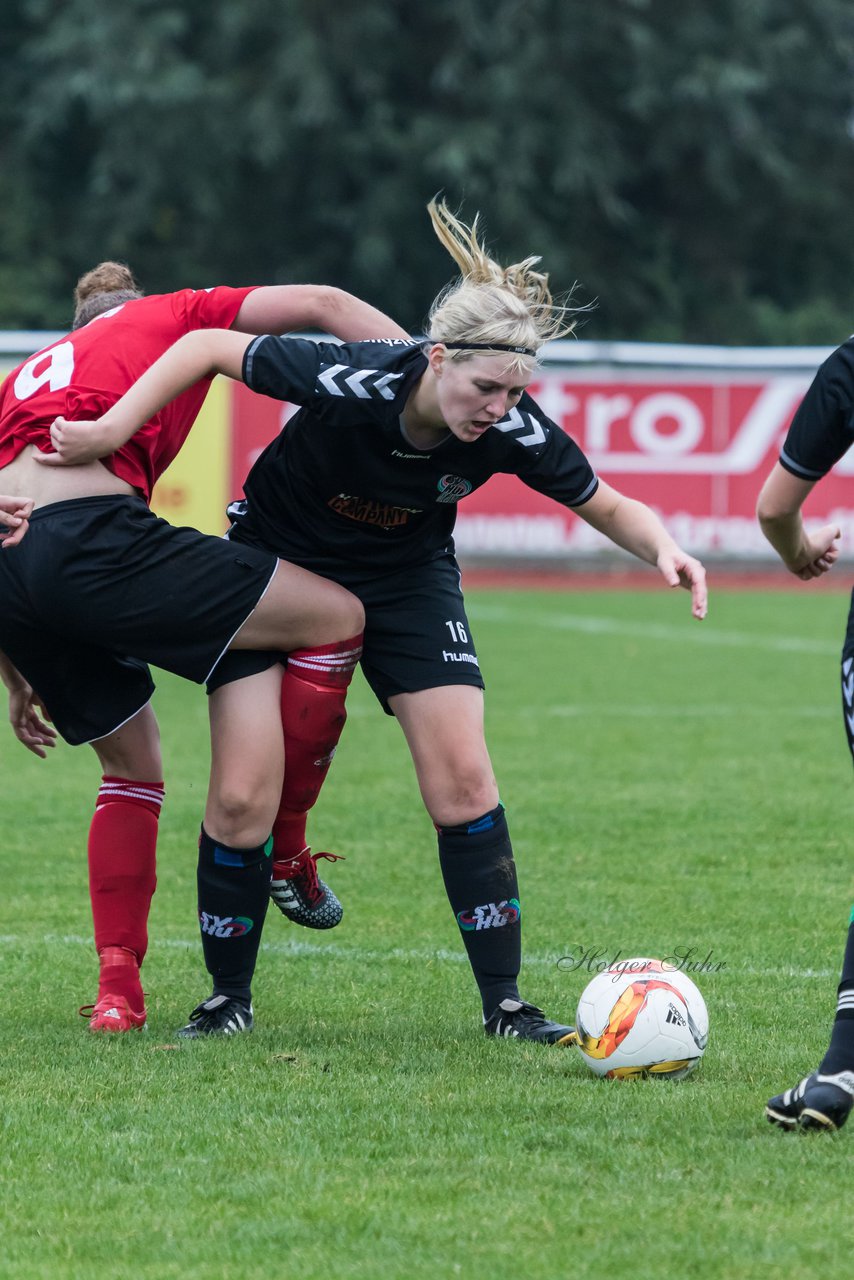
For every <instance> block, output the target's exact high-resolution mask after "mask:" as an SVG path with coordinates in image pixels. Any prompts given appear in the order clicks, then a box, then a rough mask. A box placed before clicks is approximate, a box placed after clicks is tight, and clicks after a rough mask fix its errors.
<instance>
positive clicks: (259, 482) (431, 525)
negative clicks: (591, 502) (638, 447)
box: [229, 336, 598, 572]
mask: <svg viewBox="0 0 854 1280" xmlns="http://www.w3.org/2000/svg"><path fill="white" fill-rule="evenodd" d="M426 368H427V359H426V356H425V355H424V353H423V351H422V349H421V346H420V345H419V344H417V343H414V342H406V341H403V340H402V339H383V340H381V341H375V342H356V343H348V344H346V345H341V346H339V345H337V344H333V343H319V344H318V343H314V342H310V341H307V340H305V339H300V338H279V337H269V336H262V337H259V338H257V339H256V340H255V341H254V342H252V343H251V344H250V346H249V347H248V349H247V351H246V355H245V357H244V362H243V377H244V381H245V382H246V385H247V386H248V387H250V388H251V389H252V390H253V391H258V392H261V393H262V394H264V395H268V396H273V397H275V398H276V399H279V400H288V401H291V402H292V403H294V404H298V405H301V406H302V407H301V409H300V410H299V412H298V413H297V414H296V416H295V417H293V418H292V419H291V420H290V421H289V422H288V423H287V425H286V426H285V428H284V429H283V430H282V432H281V433H280V434H279V436H278V437H277V438H276V439H275V440H274V441H273V442H272V443H271V444H269V445H268V446H267V448H266V449H265V450H264V452H263V453H262V454H261V456H260V458H259V459H258V461H257V462H256V463H255V465H254V466H253V468H252V470H251V471H250V473H249V475H248V477H247V480H246V484H245V486H244V492H245V494H246V500H245V502H238V503H235V504H233V505H232V507H231V508H230V509H229V513H230V514H231V516H232V517H233V519H234V520H235V521H236V522H237V523H238V524H239V525H240V526H241V529H242V531H243V533H244V534H245V535H246V536H247V537H249V538H250V539H251V540H252V541H258V542H261V543H263V544H264V545H265V546H267V547H269V548H270V549H271V550H273V551H275V552H276V553H277V554H278V555H280V556H281V557H282V558H284V559H286V560H293V561H295V562H296V563H298V564H302V565H305V566H306V567H309V568H316V569H318V570H320V571H321V572H322V571H324V570H325V571H327V572H328V571H329V570H330V569H332V568H333V567H334V566H335V565H336V564H340V563H341V562H342V561H344V562H345V563H347V564H351V565H354V566H356V565H357V566H362V567H365V568H372V567H376V568H377V569H378V570H379V571H380V572H384V571H386V570H389V571H390V570H393V569H399V568H401V567H403V566H405V565H407V564H414V563H418V562H422V561H426V560H430V559H432V558H433V556H435V555H437V554H438V553H440V552H441V551H443V550H444V549H445V548H446V547H447V546H448V545H449V544H450V542H451V534H452V531H453V527H454V521H455V519H456V513H457V503H458V502H459V500H460V499H461V498H464V497H465V496H466V495H467V494H469V493H472V492H473V491H474V490H475V489H477V488H479V487H480V486H481V485H482V484H484V483H485V482H486V481H487V480H488V479H489V478H490V476H493V475H495V474H496V473H497V472H507V473H511V474H515V475H518V476H519V478H520V479H521V480H523V481H524V483H525V484H527V485H530V487H531V488H532V489H536V490H537V491H538V492H540V493H544V494H547V495H548V496H549V497H552V498H554V499H555V500H556V501H557V502H560V503H563V504H564V505H566V506H569V507H572V506H577V505H578V504H579V503H582V502H586V501H587V499H588V498H590V497H592V496H593V494H594V493H595V492H596V488H597V485H598V481H597V479H596V476H595V475H594V473H593V471H592V469H591V467H590V464H589V462H588V461H587V459H586V458H585V456H584V454H583V453H582V452H581V450H580V449H579V447H578V445H577V444H576V443H575V441H574V440H572V439H571V438H570V437H569V436H568V435H567V434H566V433H565V432H564V431H562V430H561V429H560V427H558V426H556V424H555V423H553V422H551V421H550V420H549V419H548V418H547V417H546V416H545V414H544V413H543V412H542V410H541V409H540V408H539V407H538V406H537V405H536V404H535V402H534V401H533V400H532V399H531V398H530V396H528V395H524V396H523V397H522V399H521V400H520V402H519V404H518V406H517V407H516V408H514V409H512V410H511V411H510V413H509V414H507V416H506V417H505V418H502V419H501V421H500V422H498V423H496V424H495V426H493V427H491V428H490V430H489V431H487V432H485V433H484V435H482V436H481V437H480V438H479V439H477V440H475V441H473V442H471V443H463V442H462V441H461V440H458V439H457V438H456V437H455V436H454V435H452V434H451V432H448V435H447V436H446V438H445V439H443V440H441V441H440V442H439V443H438V444H436V445H434V446H433V447H432V448H430V449H419V448H416V447H415V446H413V445H412V444H411V443H410V442H409V440H408V439H407V437H406V434H405V432H404V429H403V426H402V423H401V413H402V411H403V407H404V405H405V403H406V401H407V398H408V397H409V395H410V393H411V391H412V390H413V388H414V386H415V384H416V383H417V381H418V379H419V378H420V377H421V375H422V374H423V373H424V371H425V369H426Z"/></svg>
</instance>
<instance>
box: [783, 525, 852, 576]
mask: <svg viewBox="0 0 854 1280" xmlns="http://www.w3.org/2000/svg"><path fill="white" fill-rule="evenodd" d="M841 537H842V531H841V529H840V528H839V526H838V525H835V524H825V525H822V527H821V528H820V529H817V530H816V532H815V533H813V534H810V536H809V537H807V538H805V543H806V549H805V551H804V553H803V555H802V556H799V557H798V559H797V560H796V561H795V563H794V564H793V565H789V566H788V568H789V570H790V572H791V573H793V574H794V575H795V577H796V578H800V579H801V581H802V582H809V581H810V579H812V578H820V577H821V575H822V574H823V573H829V572H830V570H831V569H832V568H833V566H834V565H835V564H836V561H837V560H838V559H839V539H840V538H841Z"/></svg>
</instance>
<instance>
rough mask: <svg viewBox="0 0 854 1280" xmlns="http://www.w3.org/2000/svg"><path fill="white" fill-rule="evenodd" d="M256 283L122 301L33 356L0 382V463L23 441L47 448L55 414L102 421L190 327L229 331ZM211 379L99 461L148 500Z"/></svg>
mask: <svg viewBox="0 0 854 1280" xmlns="http://www.w3.org/2000/svg"><path fill="white" fill-rule="evenodd" d="M254 288H257V286H256V285H250V286H249V287H248V288H245V289H231V288H229V287H228V286H226V285H220V286H217V287H216V288H214V289H198V290H196V289H182V290H180V291H179V292H178V293H164V294H155V295H153V296H152V297H150V298H138V299H135V300H134V301H133V302H124V303H122V304H121V305H120V306H118V307H114V308H113V309H112V310H111V311H105V312H104V313H103V314H102V315H100V316H96V317H95V319H94V320H90V321H89V323H88V324H86V325H83V327H82V328H80V329H75V330H74V331H73V333H69V334H68V335H67V336H66V337H64V338H61V339H60V340H59V342H54V343H53V345H52V346H50V347H45V348H44V350H43V351H39V352H38V353H37V354H36V355H34V356H31V357H30V359H29V360H26V361H25V362H24V363H23V364H21V365H19V366H18V368H17V369H13V370H12V372H11V373H10V374H9V375H8V376H7V377H6V378H5V380H4V381H3V383H2V386H0V467H5V466H7V465H8V464H9V463H10V462H11V461H12V459H13V458H15V457H16V456H17V455H18V454H19V453H20V452H21V450H22V449H23V448H24V447H25V445H28V444H34V445H37V446H38V448H39V449H41V450H42V452H43V453H49V452H50V451H51V444H50V427H51V423H52V422H53V420H54V418H56V417H59V416H60V415H61V416H62V417H65V418H68V419H69V421H75V420H77V421H81V420H88V419H90V418H100V417H102V416H103V414H105V413H106V411H107V410H108V409H109V408H110V406H111V405H113V404H115V402H116V401H117V400H118V399H119V397H120V396H121V395H123V394H124V392H125V391H127V389H128V387H130V386H131V385H132V384H133V383H134V382H136V380H137V378H138V377H139V376H140V375H141V374H142V373H144V372H145V370H146V369H147V368H148V366H149V365H150V364H151V363H152V362H153V361H154V360H156V359H157V357H158V356H160V355H162V354H163V352H164V351H166V350H167V348H168V347H171V346H172V344H173V342H177V340H178V339H179V338H181V337H183V335H184V334H185V333H189V332H190V330H192V329H229V328H230V327H231V325H232V324H233V322H234V320H235V318H236V316H237V313H238V311H239V310H240V307H241V304H242V302H243V300H244V298H245V297H246V296H247V294H250V293H251V292H252V290H253V289H254ZM210 383H211V379H210V378H204V379H203V380H202V381H200V382H197V383H195V384H194V385H193V386H192V387H189V388H188V389H187V390H186V391H185V392H183V393H182V394H181V395H180V396H178V398H177V399H176V400H173V401H171V403H170V404H167V405H166V407H165V408H164V409H161V410H160V412H159V413H158V414H156V416H155V417H153V418H151V419H150V420H149V421H148V422H146V424H145V426H144V427H142V428H141V429H140V430H139V431H137V433H136V434H135V435H134V436H131V438H130V440H128V442H127V444H125V445H122V447H121V449H119V450H117V451H116V453H114V454H112V455H111V456H110V457H108V458H103V459H102V462H103V464H104V466H105V467H108V468H109V470H110V471H112V472H113V473H114V474H115V475H117V476H119V477H120V479H122V480H126V481H127V482H128V484H132V485H133V486H134V487H135V488H136V489H139V491H140V493H142V495H143V496H144V497H145V499H146V501H148V500H150V498H151V491H152V489H153V488H154V483H155V481H156V480H157V479H158V478H159V477H160V476H161V475H162V474H163V472H164V471H165V470H166V468H167V467H168V466H169V463H170V462H171V461H172V459H173V458H174V457H175V456H176V454H177V453H178V451H179V449H180V448H181V445H182V444H183V443H184V441H185V440H186V438H187V434H188V432H189V430H190V428H191V427H192V425H193V423H194V422H195V420H196V416H197V415H198V412H199V410H200V409H201V407H202V404H203V403H204V399H205V396H206V395H207V393H208V388H209V386H210Z"/></svg>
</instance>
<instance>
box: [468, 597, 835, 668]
mask: <svg viewBox="0 0 854 1280" xmlns="http://www.w3.org/2000/svg"><path fill="white" fill-rule="evenodd" d="M466 609H467V611H468V614H469V616H470V617H471V618H474V619H476V620H477V621H483V622H498V623H504V622H507V623H512V624H513V625H514V626H518V625H519V623H520V622H524V623H525V625H526V626H532V627H542V628H544V629H545V630H547V631H578V632H580V633H581V634H583V635H593V636H603V635H604V636H626V637H631V638H633V639H638V640H674V641H678V642H679V643H680V644H682V643H686V644H704V645H711V646H713V647H714V646H720V647H722V648H732V649H763V650H766V651H768V652H771V653H814V654H822V655H829V656H832V655H839V654H840V653H841V650H842V636H841V631H840V638H839V640H838V642H836V643H834V642H833V641H831V640H810V639H808V638H807V637H805V636H756V635H751V634H750V633H749V632H746V631H721V630H718V629H717V628H716V627H715V625H714V623H713V622H696V621H694V620H693V619H690V618H687V617H686V620H685V626H684V627H672V626H665V625H662V624H659V623H652V622H623V621H621V620H619V619H617V618H596V617H577V616H575V615H574V614H569V613H558V614H550V613H535V612H533V611H531V610H527V609H521V610H520V609H505V608H503V607H501V606H500V605H487V604H480V603H478V602H477V601H476V600H475V601H471V602H467V604H466Z"/></svg>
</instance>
